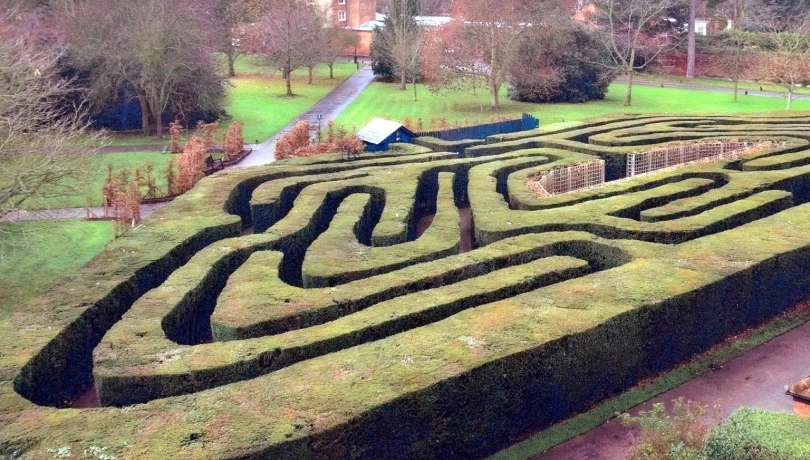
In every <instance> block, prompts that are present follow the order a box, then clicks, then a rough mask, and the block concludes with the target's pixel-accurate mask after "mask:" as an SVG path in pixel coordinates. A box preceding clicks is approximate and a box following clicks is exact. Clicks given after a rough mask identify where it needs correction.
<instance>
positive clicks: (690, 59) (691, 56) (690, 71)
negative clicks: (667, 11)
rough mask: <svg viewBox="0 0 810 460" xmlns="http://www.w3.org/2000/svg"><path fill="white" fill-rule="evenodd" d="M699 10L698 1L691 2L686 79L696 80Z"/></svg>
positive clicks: (691, 0) (692, 0) (690, 0)
mask: <svg viewBox="0 0 810 460" xmlns="http://www.w3.org/2000/svg"><path fill="white" fill-rule="evenodd" d="M696 10H697V0H689V22H688V24H687V27H688V28H689V29H688V30H687V44H686V79H687V80H692V79H693V78H695V54H696V50H695V13H696Z"/></svg>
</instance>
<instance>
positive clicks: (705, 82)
mask: <svg viewBox="0 0 810 460" xmlns="http://www.w3.org/2000/svg"><path fill="white" fill-rule="evenodd" d="M635 81H645V82H655V83H664V84H667V83H677V84H679V85H681V84H682V85H692V86H714V87H718V88H728V89H734V82H733V81H731V80H730V79H725V78H708V77H699V78H695V79H693V80H687V79H686V78H684V77H676V76H673V75H656V74H643V75H639V76H638V77H636V79H635ZM737 89H738V90H739V93H740V96H742V95H743V92H744V91H746V90H749V91H771V92H774V93H783V94H785V95H786V94H787V88H786V87H784V86H782V85H776V84H773V83H764V82H756V81H740V82H739V83H738V87H737ZM795 93H796V94H810V88H796V91H795Z"/></svg>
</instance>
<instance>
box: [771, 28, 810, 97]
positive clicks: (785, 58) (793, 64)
mask: <svg viewBox="0 0 810 460" xmlns="http://www.w3.org/2000/svg"><path fill="white" fill-rule="evenodd" d="M771 36H772V38H773V43H774V45H775V50H774V51H772V52H769V53H765V55H764V56H763V58H762V59H761V61H760V62H761V63H762V64H763V68H764V76H765V78H767V79H768V80H771V81H773V82H775V83H778V84H781V85H782V86H784V87H785V88H786V89H787V90H788V97H787V106H786V107H785V110H790V104H791V102H792V101H793V93H794V92H795V90H796V85H798V84H800V83H807V82H808V81H810V37H808V36H807V35H806V34H804V33H803V32H802V31H801V30H796V31H791V32H780V33H774V34H771Z"/></svg>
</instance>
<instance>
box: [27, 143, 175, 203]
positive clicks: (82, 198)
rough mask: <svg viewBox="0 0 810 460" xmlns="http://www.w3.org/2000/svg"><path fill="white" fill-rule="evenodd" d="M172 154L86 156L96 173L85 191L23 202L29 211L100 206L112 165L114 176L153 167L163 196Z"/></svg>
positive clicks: (127, 153)
mask: <svg viewBox="0 0 810 460" xmlns="http://www.w3.org/2000/svg"><path fill="white" fill-rule="evenodd" d="M171 157H172V156H171V155H169V154H166V153H162V152H125V153H102V154H97V155H92V156H90V157H89V159H88V161H89V162H90V168H91V169H92V170H93V171H95V174H94V175H93V177H91V178H89V180H88V182H87V185H86V187H85V191H84V192H83V193H81V194H78V195H71V196H61V197H53V198H48V199H39V198H38V199H31V200H28V201H26V202H25V203H23V206H24V207H25V208H26V209H29V210H36V209H49V208H80V207H83V206H85V203H86V198H87V197H89V198H90V205H91V206H101V205H103V195H102V189H103V187H104V181H105V180H106V179H107V165H108V164H111V165H112V166H113V174H117V173H119V172H121V170H123V169H125V168H126V169H129V170H130V171H131V172H134V170H135V168H138V167H140V166H143V165H145V164H146V163H152V165H153V166H154V172H153V176H154V178H155V181H156V183H157V186H158V188H159V189H160V192H161V193H160V194H161V195H163V194H165V193H166V176H165V174H164V171H165V170H166V165H167V164H168V163H169V161H171Z"/></svg>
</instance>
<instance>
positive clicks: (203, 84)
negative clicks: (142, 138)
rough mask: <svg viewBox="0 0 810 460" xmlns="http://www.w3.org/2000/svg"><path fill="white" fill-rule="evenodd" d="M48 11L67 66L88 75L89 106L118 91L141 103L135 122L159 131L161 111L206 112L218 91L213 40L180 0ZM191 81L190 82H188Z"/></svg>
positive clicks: (99, 1) (100, 1)
mask: <svg viewBox="0 0 810 460" xmlns="http://www.w3.org/2000/svg"><path fill="white" fill-rule="evenodd" d="M63 8H64V9H63V10H61V11H59V12H58V13H57V14H56V15H55V16H56V17H57V18H58V21H59V22H60V23H61V27H60V28H61V29H62V30H63V32H64V35H65V38H66V40H67V43H68V46H69V56H70V58H71V65H73V66H74V67H75V68H76V69H77V70H78V71H80V72H82V73H84V74H85V75H87V76H88V79H89V82H90V87H91V92H90V93H89V95H90V98H91V102H93V104H94V106H95V107H96V108H97V109H100V108H103V107H105V106H106V105H108V104H110V103H111V101H115V100H116V99H117V98H118V97H119V96H120V95H121V94H127V95H129V96H131V97H132V98H133V99H136V100H137V101H138V103H139V105H140V107H141V126H142V128H143V131H144V133H146V134H149V133H151V132H152V129H153V127H154V129H155V131H156V133H157V134H158V135H162V134H163V122H162V114H163V113H164V112H166V111H171V112H173V113H174V114H175V115H182V114H184V113H185V112H191V111H213V110H216V109H218V108H219V106H220V103H221V99H222V97H223V96H224V91H223V86H222V84H223V79H222V77H221V76H219V74H218V72H217V70H216V64H215V63H214V61H213V58H212V55H211V51H213V50H214V47H213V46H211V45H212V44H213V42H214V40H213V39H212V38H211V37H210V36H209V35H208V32H209V31H208V30H207V28H206V27H204V25H203V24H201V21H200V16H199V14H198V12H197V11H195V9H194V8H193V5H189V4H187V3H186V2H182V1H181V0H141V1H138V2H131V1H128V0H87V1H84V2H81V3H71V2H64V6H63ZM189 82H192V83H193V84H190V83H189Z"/></svg>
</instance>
